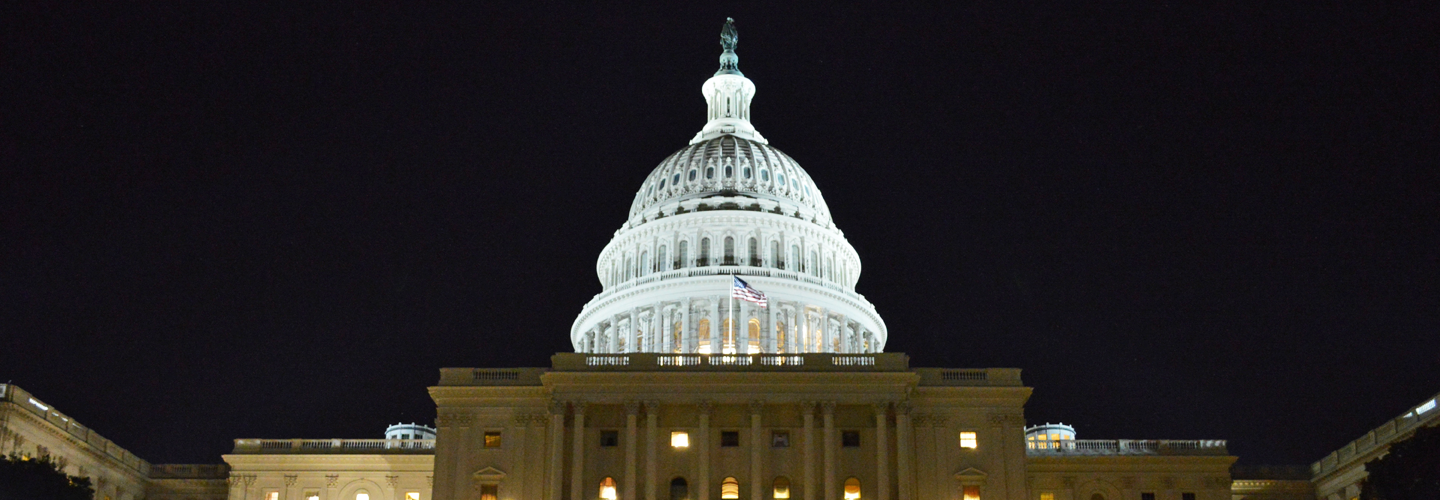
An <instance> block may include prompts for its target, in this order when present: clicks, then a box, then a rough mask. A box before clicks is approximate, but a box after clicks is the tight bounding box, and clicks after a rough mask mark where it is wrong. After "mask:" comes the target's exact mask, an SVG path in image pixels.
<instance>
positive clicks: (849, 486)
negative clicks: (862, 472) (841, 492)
mask: <svg viewBox="0 0 1440 500" xmlns="http://www.w3.org/2000/svg"><path fill="white" fill-rule="evenodd" d="M845 500H860V480H859V479H855V478H853V477H852V478H850V479H846V480H845Z"/></svg>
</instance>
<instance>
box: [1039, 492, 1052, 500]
mask: <svg viewBox="0 0 1440 500" xmlns="http://www.w3.org/2000/svg"><path fill="white" fill-rule="evenodd" d="M1040 500H1055V494H1054V493H1041V494H1040Z"/></svg>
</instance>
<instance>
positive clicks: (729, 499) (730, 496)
mask: <svg viewBox="0 0 1440 500" xmlns="http://www.w3.org/2000/svg"><path fill="white" fill-rule="evenodd" d="M738 498H740V481H738V480H736V479H735V478H734V477H727V478H725V480H724V481H721V482H720V499H721V500H736V499H738Z"/></svg>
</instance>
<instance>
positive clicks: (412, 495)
mask: <svg viewBox="0 0 1440 500" xmlns="http://www.w3.org/2000/svg"><path fill="white" fill-rule="evenodd" d="M405 500H420V492H418V491H407V492H405ZM1051 500H1054V499H1051Z"/></svg>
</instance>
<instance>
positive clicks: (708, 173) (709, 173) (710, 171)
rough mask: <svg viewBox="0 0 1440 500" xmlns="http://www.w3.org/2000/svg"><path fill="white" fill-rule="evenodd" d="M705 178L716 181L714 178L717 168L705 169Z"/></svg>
mask: <svg viewBox="0 0 1440 500" xmlns="http://www.w3.org/2000/svg"><path fill="white" fill-rule="evenodd" d="M705 178H706V179H714V178H715V167H705Z"/></svg>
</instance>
